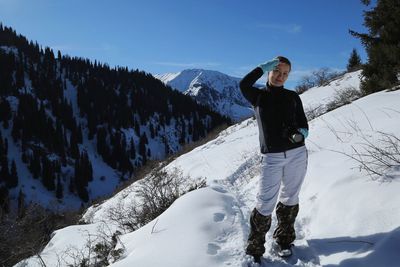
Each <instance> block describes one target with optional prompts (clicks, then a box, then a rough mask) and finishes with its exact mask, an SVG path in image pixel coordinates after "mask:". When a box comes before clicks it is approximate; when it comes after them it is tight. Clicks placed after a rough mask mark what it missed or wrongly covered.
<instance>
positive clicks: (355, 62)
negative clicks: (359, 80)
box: [347, 48, 361, 72]
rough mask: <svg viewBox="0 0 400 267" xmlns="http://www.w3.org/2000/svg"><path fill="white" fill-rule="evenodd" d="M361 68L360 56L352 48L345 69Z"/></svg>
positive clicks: (354, 69) (350, 70)
mask: <svg viewBox="0 0 400 267" xmlns="http://www.w3.org/2000/svg"><path fill="white" fill-rule="evenodd" d="M360 68H361V58H360V56H359V55H358V53H357V50H356V49H355V48H353V51H351V54H350V58H349V62H348V63H347V71H348V72H352V71H356V70H358V69H360Z"/></svg>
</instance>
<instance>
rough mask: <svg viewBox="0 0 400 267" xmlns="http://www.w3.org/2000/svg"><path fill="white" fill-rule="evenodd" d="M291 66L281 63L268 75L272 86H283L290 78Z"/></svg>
mask: <svg viewBox="0 0 400 267" xmlns="http://www.w3.org/2000/svg"><path fill="white" fill-rule="evenodd" d="M289 72H290V66H289V65H288V64H286V63H279V64H278V66H276V68H275V69H274V70H272V71H270V72H269V73H268V82H269V84H270V85H272V86H283V85H284V84H285V82H286V80H287V78H288V77H289Z"/></svg>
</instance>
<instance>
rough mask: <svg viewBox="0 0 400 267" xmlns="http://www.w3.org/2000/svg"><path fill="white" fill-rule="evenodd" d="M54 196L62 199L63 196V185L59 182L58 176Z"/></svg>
mask: <svg viewBox="0 0 400 267" xmlns="http://www.w3.org/2000/svg"><path fill="white" fill-rule="evenodd" d="M56 197H57V198H58V199H62V198H63V197H64V187H63V185H62V183H61V179H60V176H58V177H57V185H56Z"/></svg>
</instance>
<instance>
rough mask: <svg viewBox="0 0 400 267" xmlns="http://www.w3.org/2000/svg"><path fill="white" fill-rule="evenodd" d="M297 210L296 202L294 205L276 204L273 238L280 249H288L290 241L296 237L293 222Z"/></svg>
mask: <svg viewBox="0 0 400 267" xmlns="http://www.w3.org/2000/svg"><path fill="white" fill-rule="evenodd" d="M298 212H299V205H298V204H297V205H294V206H286V205H283V204H282V203H281V202H279V203H278V205H277V206H276V217H277V218H278V226H277V228H276V229H275V231H274V238H275V240H276V242H277V243H278V245H279V246H280V248H281V249H282V250H284V249H289V248H290V247H291V244H292V242H293V241H294V240H295V239H296V233H295V230H294V222H295V220H296V216H297V213H298Z"/></svg>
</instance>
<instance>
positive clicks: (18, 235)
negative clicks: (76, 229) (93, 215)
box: [0, 204, 78, 266]
mask: <svg viewBox="0 0 400 267" xmlns="http://www.w3.org/2000/svg"><path fill="white" fill-rule="evenodd" d="M77 219H78V213H75V212H64V213H59V214H56V213H54V212H51V211H49V210H46V209H44V208H42V207H40V206H39V205H35V204H32V205H29V206H27V207H25V208H24V212H23V213H21V214H19V216H17V215H12V214H9V215H7V216H6V217H4V218H3V220H2V221H1V222H0V233H1V234H0V266H13V265H14V264H16V263H17V262H19V261H21V260H23V259H26V258H28V257H30V256H33V255H36V256H38V258H39V259H40V257H39V253H40V251H41V250H42V249H43V248H44V247H45V245H46V244H47V242H48V241H49V240H50V238H51V234H52V232H53V231H54V230H56V229H59V228H62V227H65V226H66V225H71V224H74V223H76V221H77Z"/></svg>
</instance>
